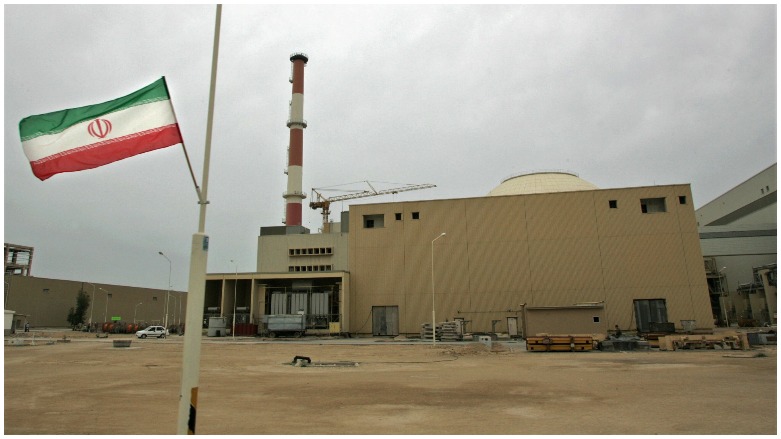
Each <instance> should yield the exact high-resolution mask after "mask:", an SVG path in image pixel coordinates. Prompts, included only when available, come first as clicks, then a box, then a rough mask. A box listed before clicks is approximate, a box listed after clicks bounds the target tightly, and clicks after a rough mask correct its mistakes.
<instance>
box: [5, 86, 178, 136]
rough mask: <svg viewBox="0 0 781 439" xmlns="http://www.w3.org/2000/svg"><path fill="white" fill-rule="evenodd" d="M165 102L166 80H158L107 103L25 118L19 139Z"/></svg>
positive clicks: (21, 124)
mask: <svg viewBox="0 0 781 439" xmlns="http://www.w3.org/2000/svg"><path fill="white" fill-rule="evenodd" d="M164 100H169V97H168V89H167V87H166V85H165V78H160V79H158V80H157V81H155V82H153V83H151V84H149V85H147V86H146V87H144V88H142V89H141V90H138V91H135V92H133V93H131V94H129V95H127V96H123V97H121V98H118V99H114V100H111V101H108V102H103V103H101V104H95V105H87V106H84V107H78V108H70V109H67V110H61V111H54V112H52V113H46V114H39V115H36V116H29V117H25V118H24V119H22V121H21V122H19V135H20V137H21V139H22V142H24V141H25V140H29V139H33V138H35V137H38V136H42V135H49V134H57V133H60V132H62V131H65V130H66V129H68V127H70V126H72V125H75V124H77V123H80V122H84V121H87V120H90V119H94V118H96V117H98V116H101V115H104V114H108V113H113V112H115V111H119V110H123V109H126V108H130V107H134V106H136V105H143V104H147V103H150V102H156V101H164Z"/></svg>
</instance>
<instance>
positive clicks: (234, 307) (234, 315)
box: [231, 259, 239, 340]
mask: <svg viewBox="0 0 781 439" xmlns="http://www.w3.org/2000/svg"><path fill="white" fill-rule="evenodd" d="M231 262H233V259H231ZM235 264H236V279H235V281H234V282H233V329H231V337H233V339H234V340H235V339H236V287H237V285H238V283H239V263H238V262H235Z"/></svg>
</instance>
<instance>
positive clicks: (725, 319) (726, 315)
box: [719, 267, 732, 328]
mask: <svg viewBox="0 0 781 439" xmlns="http://www.w3.org/2000/svg"><path fill="white" fill-rule="evenodd" d="M726 269H727V267H721V270H719V287H720V288H719V289H720V290H721V292H722V293H723V292H724V287H722V286H721V277H722V276H724V278H725V280H726V277H727V276H726V275H722V274H721V273H722V272H723V271H724V270H726ZM727 282H729V281H727ZM719 296H721V294H720V295H719ZM727 297H729V283H727ZM719 300H721V304H722V308H723V311H724V325H726V327H727V328H729V314H728V313H727V301H726V300H724V298H723V297H719ZM731 300H732V298H731V297H730V301H731Z"/></svg>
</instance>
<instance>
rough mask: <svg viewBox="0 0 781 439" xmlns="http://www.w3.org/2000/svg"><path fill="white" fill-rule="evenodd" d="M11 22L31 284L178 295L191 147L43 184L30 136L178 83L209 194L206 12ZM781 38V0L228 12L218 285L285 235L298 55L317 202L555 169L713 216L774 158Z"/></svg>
mask: <svg viewBox="0 0 781 439" xmlns="http://www.w3.org/2000/svg"><path fill="white" fill-rule="evenodd" d="M4 18H5V22H4V26H5V35H4V37H5V47H4V49H5V112H4V120H5V155H4V158H5V163H4V172H5V198H4V199H5V203H4V208H5V217H4V224H5V228H4V233H5V236H4V239H5V242H9V243H14V244H19V245H27V246H33V247H35V253H34V261H33V268H32V274H33V275H35V276H39V277H50V278H61V279H72V280H83V281H90V282H99V283H109V284H120V285H133V286H142V287H151V288H161V289H165V288H166V286H167V283H168V268H169V266H168V262H167V261H166V260H165V259H164V258H162V257H161V256H160V255H159V254H158V252H159V251H162V252H163V253H165V254H166V255H167V256H168V257H169V258H170V259H171V261H172V275H173V278H172V283H173V287H174V289H177V290H186V289H187V279H188V271H189V251H190V242H191V237H192V234H193V233H195V232H197V229H198V214H199V208H198V204H197V196H196V192H195V189H194V187H193V183H192V180H191V177H190V174H189V171H188V169H187V166H186V162H185V158H184V154H183V152H182V148H181V146H178V145H177V146H174V147H170V148H166V149H163V150H159V151H155V152H151V153H148V154H144V155H141V156H137V157H134V158H131V159H127V160H124V161H120V162H116V163H113V164H110V165H107V166H104V167H101V168H97V169H93V170H89V171H84V172H79V173H68V174H59V175H55V176H54V177H52V178H51V179H49V180H46V181H43V182H41V181H39V180H38V179H37V178H35V177H34V176H33V174H32V172H31V170H30V166H29V163H28V161H27V160H26V158H25V156H24V154H23V152H22V148H21V142H20V140H19V132H18V123H19V121H20V120H21V119H22V118H24V117H26V116H30V115H34V114H41V113H47V112H50V111H55V110H61V109H65V108H71V107H78V106H83V105H88V104H94V103H98V102H103V101H107V100H110V99H114V98H117V97H119V96H123V95H125V94H128V93H130V92H132V91H135V90H137V89H139V88H141V87H143V86H145V85H147V84H149V83H151V82H153V81H154V80H156V79H158V78H159V77H160V76H165V77H166V78H167V81H168V86H169V89H170V92H171V95H172V101H173V104H174V107H175V111H176V114H177V117H178V120H179V124H180V126H181V129H182V132H183V136H184V139H185V143H186V147H187V151H188V153H189V156H190V160H191V161H192V163H193V166H194V168H195V169H194V171H195V175H196V178H197V179H198V181H199V184H201V183H202V181H201V180H202V173H203V163H204V143H205V137H206V119H207V109H208V108H207V107H208V96H209V78H210V68H211V57H212V43H213V38H214V21H215V6H212V5H196V6H116V5H109V6H101V5H87V6H67V5H62V6H46V5H32V6H9V5H6V6H5V7H4ZM776 31H777V19H776V6H775V5H760V6H722V5H717V6H707V5H698V6H654V5H650V6H642V5H631V6H619V5H611V6H592V5H578V6H525V5H500V6H467V5H436V6H401V5H395V6H303V5H293V6H263V5H260V6H251V5H232V4H227V5H225V6H224V7H223V9H222V32H221V36H220V48H219V67H218V73H217V89H216V105H215V118H214V133H213V144H212V145H213V146H212V154H211V166H210V174H209V175H210V176H209V185H208V198H209V202H210V204H209V205H208V208H207V215H206V233H207V234H208V235H209V237H210V251H209V259H208V271H209V272H210V273H216V272H233V271H234V270H235V269H238V271H239V272H251V271H255V267H256V250H257V236H258V233H259V228H260V227H261V226H275V225H281V224H282V218H283V216H284V204H283V199H282V192H283V191H285V189H286V176H285V175H284V173H283V171H284V168H285V166H286V161H287V151H286V150H287V144H288V135H289V132H288V129H287V127H286V121H287V118H288V102H289V100H290V97H291V85H290V83H289V82H288V78H289V75H290V61H289V56H290V54H292V53H293V52H304V53H306V54H307V55H308V56H309V64H308V66H307V68H306V76H305V78H306V79H305V82H306V85H305V99H304V117H305V119H306V120H307V122H308V124H309V125H308V128H307V129H306V131H305V133H304V178H303V180H304V181H303V184H304V191H305V192H306V193H310V190H311V188H313V187H318V188H320V187H333V186H340V185H344V184H347V183H355V184H352V185H347V186H340V187H342V188H360V189H363V188H365V185H362V184H361V183H360V182H362V181H365V180H369V181H372V182H384V183H382V184H380V186H381V188H383V187H392V186H394V185H397V184H409V183H433V184H436V185H437V187H436V188H435V189H427V190H422V191H415V192H407V193H404V194H398V195H396V196H395V197H396V198H392V197H390V196H386V197H374V198H365V199H362V200H360V202H363V203H370V202H387V201H393V200H396V201H404V200H416V199H439V198H461V197H478V196H483V195H485V194H486V193H488V191H490V190H491V189H492V188H494V187H495V186H497V185H498V184H499V183H500V182H501V180H502V179H504V178H505V177H508V176H510V175H512V174H515V173H520V172H531V171H539V170H552V169H556V170H567V171H572V172H575V173H577V174H578V175H580V177H581V178H583V179H585V180H587V181H590V182H592V183H594V184H595V185H597V186H598V187H600V188H615V187H627V186H646V185H655V184H676V183H690V184H691V185H692V191H693V197H694V204H695V207H700V206H702V205H704V204H705V203H707V202H708V201H710V200H712V199H713V198H715V197H717V196H718V195H720V194H722V193H724V192H726V191H727V190H729V189H730V188H732V187H734V186H735V185H736V184H739V183H741V182H742V181H745V180H746V179H748V178H750V177H751V176H753V175H754V174H756V173H757V172H759V171H761V170H763V169H765V168H767V167H768V166H770V165H772V164H773V163H775V161H776V153H777V148H776V145H777V143H776V142H777V139H776V137H777V133H776V126H777V125H776V118H777V113H776V108H777V101H776V91H777V90H776V87H777V86H776V83H777V77H776V75H777V71H776V61H777V42H776ZM383 185H384V186H383ZM306 202H308V200H306ZM357 202H359V201H355V202H354V203H357ZM338 204H339V206H333V207H334V209H333V210H335V211H336V212H337V214H338V211H339V210H340V209H342V208H344V209H346V208H347V207H348V204H346V203H344V204H343V203H338ZM335 217H336V215H335ZM304 225H305V226H307V227H309V228H310V229H312V230H313V231H317V229H318V227H320V216H319V213H318V212H317V211H313V210H311V209H309V208H308V207H305V211H304ZM231 260H235V261H237V263H236V264H234V263H231Z"/></svg>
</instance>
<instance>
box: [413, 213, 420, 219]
mask: <svg viewBox="0 0 781 439" xmlns="http://www.w3.org/2000/svg"><path fill="white" fill-rule="evenodd" d="M412 219H414V220H416V219H420V212H412Z"/></svg>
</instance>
